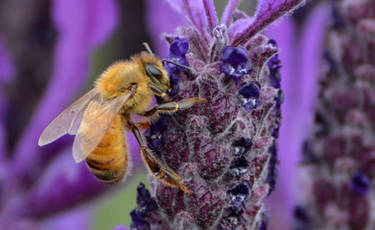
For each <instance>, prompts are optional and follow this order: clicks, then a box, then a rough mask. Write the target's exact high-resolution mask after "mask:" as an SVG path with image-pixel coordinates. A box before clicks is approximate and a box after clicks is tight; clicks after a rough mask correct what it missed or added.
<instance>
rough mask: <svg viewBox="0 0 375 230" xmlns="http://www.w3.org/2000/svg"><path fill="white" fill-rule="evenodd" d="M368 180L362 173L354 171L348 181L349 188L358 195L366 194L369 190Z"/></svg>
mask: <svg viewBox="0 0 375 230" xmlns="http://www.w3.org/2000/svg"><path fill="white" fill-rule="evenodd" d="M370 186H371V184H370V180H369V179H368V177H367V176H365V175H364V174H362V173H356V174H354V175H353V176H352V181H351V183H350V188H351V189H352V190H353V191H354V192H356V193H358V194H360V195H366V194H367V193H368V191H369V190H370Z"/></svg>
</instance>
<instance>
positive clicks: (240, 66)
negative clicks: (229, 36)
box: [221, 46, 251, 80]
mask: <svg viewBox="0 0 375 230" xmlns="http://www.w3.org/2000/svg"><path fill="white" fill-rule="evenodd" d="M221 61H222V65H221V71H222V72H223V73H224V74H225V75H227V76H230V77H232V78H234V79H235V80H239V79H240V78H241V77H242V76H243V75H245V74H249V73H250V72H251V69H250V67H249V57H248V53H247V51H246V49H245V48H243V47H232V46H227V47H225V48H224V49H223V51H222V53H221Z"/></svg>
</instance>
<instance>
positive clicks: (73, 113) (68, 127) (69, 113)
mask: <svg viewBox="0 0 375 230" xmlns="http://www.w3.org/2000/svg"><path fill="white" fill-rule="evenodd" d="M96 94H97V91H96V89H95V88H94V89H92V90H90V91H89V92H87V93H86V94H85V95H83V96H82V97H81V98H79V99H78V100H76V101H75V102H74V103H73V104H71V105H70V106H69V107H68V108H66V109H65V110H64V111H63V112H62V113H60V115H58V116H57V117H56V118H55V119H54V120H53V121H52V122H51V123H50V124H49V125H48V126H47V127H46V128H45V129H44V131H43V132H42V134H41V135H40V137H39V141H38V144H39V146H43V145H46V144H49V143H51V142H53V141H54V140H56V139H58V138H59V137H61V136H63V135H65V134H67V133H69V134H75V132H76V131H77V126H78V125H79V122H80V120H81V117H82V113H83V111H84V110H85V108H86V106H87V104H88V102H89V101H90V100H91V99H92V98H94V96H95V95H96Z"/></svg>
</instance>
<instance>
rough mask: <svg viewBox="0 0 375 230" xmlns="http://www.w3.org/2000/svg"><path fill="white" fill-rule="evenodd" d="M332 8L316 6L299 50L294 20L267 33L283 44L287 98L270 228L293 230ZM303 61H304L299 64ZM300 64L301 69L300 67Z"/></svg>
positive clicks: (283, 86)
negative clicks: (300, 165) (300, 170)
mask: <svg viewBox="0 0 375 230" xmlns="http://www.w3.org/2000/svg"><path fill="white" fill-rule="evenodd" d="M328 13H329V9H328V7H327V5H326V4H324V5H320V6H319V7H317V8H316V9H315V10H314V11H313V12H312V13H311V15H310V16H309V18H308V20H307V23H306V24H305V26H304V27H303V28H305V29H304V30H303V37H302V41H301V42H300V46H299V47H298V48H299V49H298V48H297V49H296V43H297V42H296V41H295V37H294V34H295V31H294V24H293V22H292V20H291V19H289V18H286V19H284V20H282V21H281V22H280V23H279V24H278V25H277V26H275V27H271V29H270V30H269V31H268V33H267V34H268V35H269V36H270V37H272V38H275V40H276V41H277V42H278V44H279V46H280V50H281V51H280V54H279V57H280V59H281V63H282V66H283V67H282V68H281V69H280V71H281V73H282V81H281V84H282V88H283V89H284V93H285V99H284V103H283V105H282V117H283V120H282V122H281V128H280V138H279V157H280V165H279V182H278V185H277V186H276V190H275V192H274V193H273V194H272V195H271V197H270V200H269V202H268V205H269V206H271V208H270V212H271V213H270V215H271V216H272V218H270V229H291V228H292V223H293V217H292V210H293V208H294V207H295V205H296V202H297V198H298V191H297V190H296V189H295V188H296V187H297V181H298V176H297V175H298V170H297V165H298V163H299V162H300V155H301V149H302V143H303V140H304V139H305V134H306V133H309V130H310V125H311V124H312V120H313V115H314V110H313V108H314V105H315V102H314V101H315V98H316V95H317V89H318V81H317V77H318V74H319V61H320V60H321V58H320V57H321V55H322V48H323V38H324V30H325V24H326V23H325V22H327V21H328V20H327V19H328ZM299 62H301V63H299ZM299 66H301V67H300V68H298V67H299Z"/></svg>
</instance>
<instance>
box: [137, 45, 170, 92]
mask: <svg viewBox="0 0 375 230" xmlns="http://www.w3.org/2000/svg"><path fill="white" fill-rule="evenodd" d="M140 57H141V58H140V60H141V61H142V66H143V69H144V73H145V75H146V76H147V77H148V78H149V79H150V81H151V84H153V85H155V86H157V87H158V88H160V89H161V90H162V91H163V92H167V91H168V90H170V88H171V83H170V80H169V76H168V73H167V70H166V69H165V68H164V66H163V64H162V62H161V61H160V59H159V58H157V57H156V56H155V55H154V54H150V53H147V52H142V53H141V55H140Z"/></svg>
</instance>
